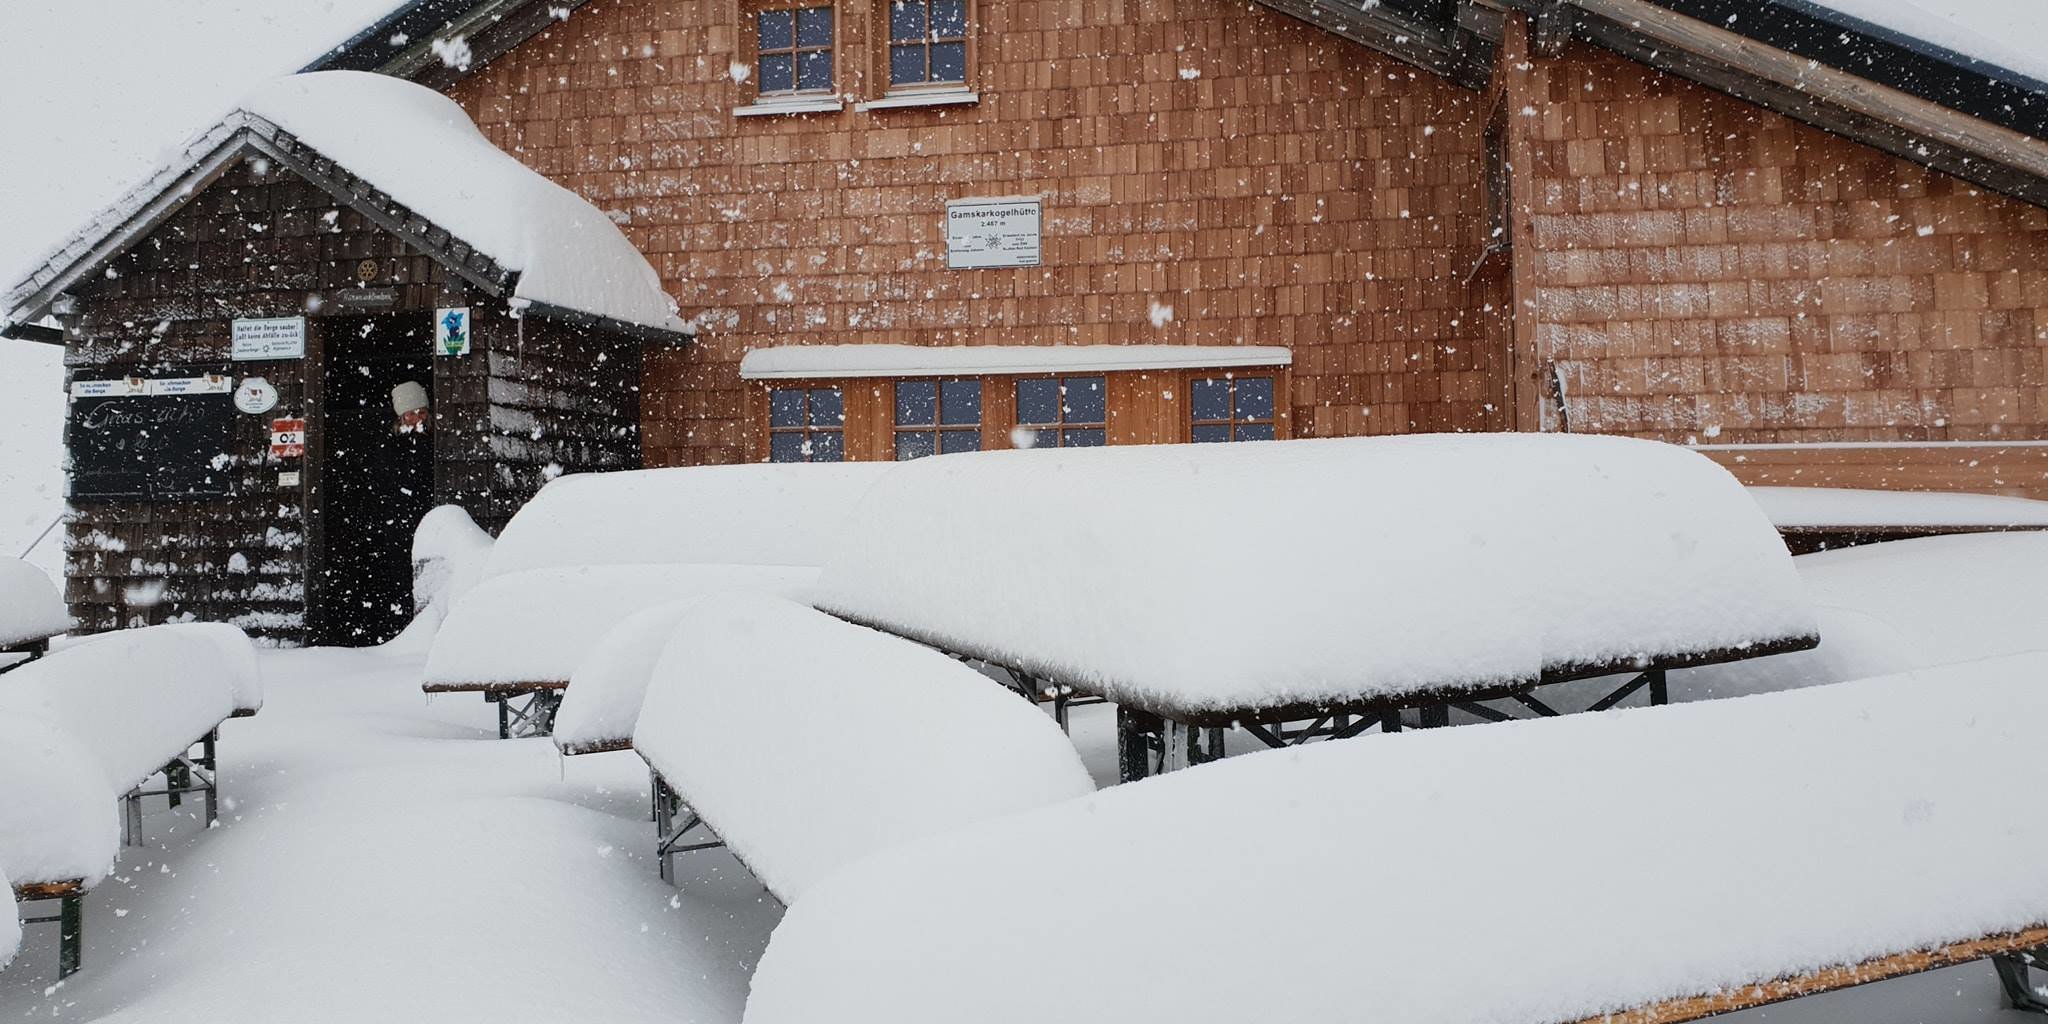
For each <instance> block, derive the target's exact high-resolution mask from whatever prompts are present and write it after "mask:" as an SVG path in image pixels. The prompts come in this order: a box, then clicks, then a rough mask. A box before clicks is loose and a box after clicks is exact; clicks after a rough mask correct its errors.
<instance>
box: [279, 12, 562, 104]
mask: <svg viewBox="0 0 2048 1024" xmlns="http://www.w3.org/2000/svg"><path fill="white" fill-rule="evenodd" d="M588 2H589V0H411V2H409V3H406V4H404V5H402V6H400V7H399V8H398V9H397V10H394V11H392V12H391V13H390V14H387V15H385V16H384V17H382V18H380V19H378V21H377V23H376V24H374V25H371V26H370V27H369V28H366V29H364V30H363V31H361V32H359V33H357V34H356V35H355V36H354V37H353V38H350V39H349V40H348V41H346V42H344V43H342V44H341V45H339V46H336V47H335V48H334V49H332V50H329V51H328V52H326V53H324V54H322V55H321V56H320V58H319V59H318V60H315V61H313V62H312V63H311V64H308V65H306V66H305V67H304V68H302V69H301V70H302V71H375V72H378V73H380V74H386V75H393V76H396V77H398V78H405V79H410V80H412V81H415V82H418V83H420V84H421V85H425V86H429V87H432V88H436V89H445V88H447V87H448V86H450V85H453V84H454V83H456V82H458V81H460V80H461V79H462V78H463V77H464V76H466V75H468V74H469V73H470V72H472V71H474V70H476V69H478V68H481V67H483V66H484V65H485V64H486V63H489V62H490V61H491V60H492V59H493V58H496V57H498V56H499V55H501V54H503V53H505V52H506V51H508V50H510V49H512V48H513V47H515V46H518V45H519V44H520V43H523V42H525V41H527V40H528V39H531V38H533V37H534V36H535V35H538V34H539V33H540V31H541V30H542V29H544V28H547V27H548V26H549V25H552V24H554V23H555V22H558V21H566V20H568V18H569V15H570V14H571V13H572V12H574V11H575V10H576V9H577V8H579V7H581V6H583V5H584V4H585V3H588ZM451 44H454V45H451Z"/></svg>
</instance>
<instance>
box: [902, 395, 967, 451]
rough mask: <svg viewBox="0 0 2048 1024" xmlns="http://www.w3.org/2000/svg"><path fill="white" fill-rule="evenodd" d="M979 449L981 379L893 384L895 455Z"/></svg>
mask: <svg viewBox="0 0 2048 1024" xmlns="http://www.w3.org/2000/svg"><path fill="white" fill-rule="evenodd" d="M980 450H981V382H980V381H978V380H949V381H935V380H906V381H899V382H897V384H896V458H897V460H898V461H901V460H904V459H915V458H920V457H922V456H926V455H931V454H934V453H947V454H950V453H952V452H974V451H980Z"/></svg>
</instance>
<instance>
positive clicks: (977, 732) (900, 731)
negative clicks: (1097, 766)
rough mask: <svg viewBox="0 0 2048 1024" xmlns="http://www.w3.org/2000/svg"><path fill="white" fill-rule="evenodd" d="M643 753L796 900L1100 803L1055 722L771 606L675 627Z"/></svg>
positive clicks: (720, 601)
mask: <svg viewBox="0 0 2048 1024" xmlns="http://www.w3.org/2000/svg"><path fill="white" fill-rule="evenodd" d="M764 730H766V732H765V733H764ZM764 736H766V737H769V738H765V739H764ZM633 747H634V749H635V750H637V751H639V753H640V755H641V756H642V757H644V758H645V759H646V760H647V763H648V764H650V765H652V766H653V767H654V769H655V770H656V771H658V772H660V773H661V776H662V778H663V779H665V780H667V781H668V783H669V785H670V786H672V787H674V789H675V790H676V792H677V793H678V794H679V795H681V797H682V799H683V801H684V803H686V804H688V805H689V807H690V809H691V810H693V811H695V812H696V813H697V814H698V815H700V816H701V817H702V818H703V819H704V821H705V822H706V823H707V824H709V825H710V826H711V828H712V829H713V830H715V831H716V832H717V834H718V836H719V837H720V838H721V839H723V840H724V841H725V843H726V845H727V847H728V848H729V849H730V850H731V851H732V853H733V855H734V856H736V857H738V858H739V859H740V861H741V862H743V863H745V864H746V865H747V867H748V869H749V870H751V871H753V872H754V875H755V876H756V877H758V878H759V879H760V880H761V882H762V884H764V885H766V886H767V887H768V889H769V891H771V892H773V893H774V894H775V895H776V897H777V898H778V899H780V900H782V901H783V902H784V903H789V902H791V901H794V900H797V899H798V898H800V897H802V896H803V894H804V893H805V892H806V891H808V890H809V889H810V888H811V887H812V886H813V885H814V884H815V883H817V882H818V881H819V880H820V879H823V878H825V877H827V876H829V875H830V874H831V873H832V872H834V871H836V870H838V869H839V868H841V867H843V866H845V865H847V864H850V863H853V862H855V861H857V860H860V859H861V858H862V857H865V856H868V855H869V854H871V853H873V852H874V851H876V850H880V849H884V848H887V847H890V846H894V845H897V844H900V843H907V842H913V841H915V840H918V839H921V838H924V837H927V836H932V835H937V834H939V833H942V832H948V831H953V830H956V829H960V828H964V827H967V826H968V825H972V824H975V823H978V822H984V821H988V820H990V819H993V818H998V817H1002V816H1003V815H1006V814H1014V813H1016V812H1018V811H1022V810H1026V809H1028V808H1033V807H1042V806H1045V805H1047V804H1050V803H1054V802H1056V801H1062V800H1067V799H1071V798H1074V797H1078V796H1082V795H1085V794H1088V793H1092V792H1094V791H1095V784H1094V782H1093V781H1092V780H1091V779H1090V778H1089V776H1088V771H1087V769H1085V768H1083V767H1082V765H1081V758H1080V755H1079V754H1077V753H1075V752H1074V747H1073V744H1071V743H1069V742H1068V741H1067V738H1066V736H1065V735H1064V734H1062V733H1061V732H1060V730H1059V727H1058V726H1056V725H1054V724H1053V721H1052V719H1051V718H1050V717H1048V716H1047V715H1045V714H1044V713H1043V712H1041V711H1039V710H1038V709H1037V708H1035V707H1033V706H1032V705H1031V704H1030V703H1028V702H1026V701H1021V700H1018V699H1017V697H1016V695H1015V694H1012V693H1010V692H1008V691H1006V690H1004V689H1003V688H1002V687H999V686H994V685H991V684H990V683H989V681H988V680H987V679H984V678H982V677H981V676H980V675H979V674H978V673H976V672H975V671H974V670H972V669H970V668H968V667H966V666H964V665H962V664H960V663H959V662H956V661H954V660H952V659H951V658H948V657H946V656H945V655H943V654H939V653H937V652H935V651H931V650H928V649H926V648H923V647H919V646H917V645H916V644H912V643H909V642H907V641H904V640H900V639H897V638H895V637H891V636H885V635H883V634H881V633H877V632H875V631H873V630H869V629H863V628H861V627H859V626H854V625H849V624H847V623H844V622H840V621H838V620H836V619H833V618H832V617H830V616H828V615H824V614H821V613H819V612H816V611H813V610H811V609H809V608H806V607H804V606H802V605H799V604H795V603H793V602H790V601H784V600H780V599H777V598H772V597H767V596H765V595H758V594H734V595H729V596H721V597H718V598H714V599H708V600H706V601H704V602H703V603H701V604H699V605H698V606H697V608H696V610H695V611H694V612H693V613H692V614H690V615H688V616H685V617H684V618H683V619H682V620H680V621H679V622H678V623H677V625H676V630H675V633H674V636H673V639H672V640H671V642H670V643H669V645H668V648H667V650H666V651H665V652H664V653H663V654H662V657H661V660H660V662H659V663H658V664H657V665H656V666H655V670H654V676H653V681H652V683H651V684H650V685H649V687H648V690H647V702H646V705H645V707H643V708H642V710H641V713H640V723H639V726H638V728H637V729H636V731H635V732H634V735H633ZM1071 863H1074V862H1072V861H1069V860H1067V859H1065V858H1058V857H1056V858H1054V859H1051V860H1048V861H1046V862H1045V864H1044V865H1042V866H1041V867H1042V870H1045V871H1053V870H1056V869H1055V868H1054V867H1053V866H1054V865H1059V864H1071ZM1013 881H1014V880H1013ZM1028 888H1037V887H1036V886H1029V887H1028ZM814 1019H824V1018H814ZM876 1019H881V1018H876ZM1047 1019H1054V1018H1047Z"/></svg>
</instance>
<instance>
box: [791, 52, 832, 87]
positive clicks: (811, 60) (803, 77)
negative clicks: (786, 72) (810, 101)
mask: <svg viewBox="0 0 2048 1024" xmlns="http://www.w3.org/2000/svg"><path fill="white" fill-rule="evenodd" d="M796 87H797V88H799V89H830V88H832V51H830V50H808V51H805V52H803V53H800V54H798V55H797V58H796Z"/></svg>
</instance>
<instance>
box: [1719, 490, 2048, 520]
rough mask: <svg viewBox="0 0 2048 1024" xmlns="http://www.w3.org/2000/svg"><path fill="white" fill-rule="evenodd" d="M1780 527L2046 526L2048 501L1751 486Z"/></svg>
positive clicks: (1951, 494)
mask: <svg viewBox="0 0 2048 1024" xmlns="http://www.w3.org/2000/svg"><path fill="white" fill-rule="evenodd" d="M1749 494H1750V497H1753V498H1755V499H1756V503H1757V504H1758V505H1759V506H1761V507H1762V508H1763V510H1764V515H1766V516H1769V517H1770V519H1771V523H1772V525H1775V526H1777V527H1779V528H1780V529H1798V528H1809V529H1810V528H1816V527H1846V526H1928V527H1947V526H2048V501H2035V500H2033V499H2031V498H2014V497H2009V496H2006V495H2002V494H1963V493H1940V492H1930V491H1868V490H1856V489H1854V488H1847V487H1752V488H1750V489H1749Z"/></svg>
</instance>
